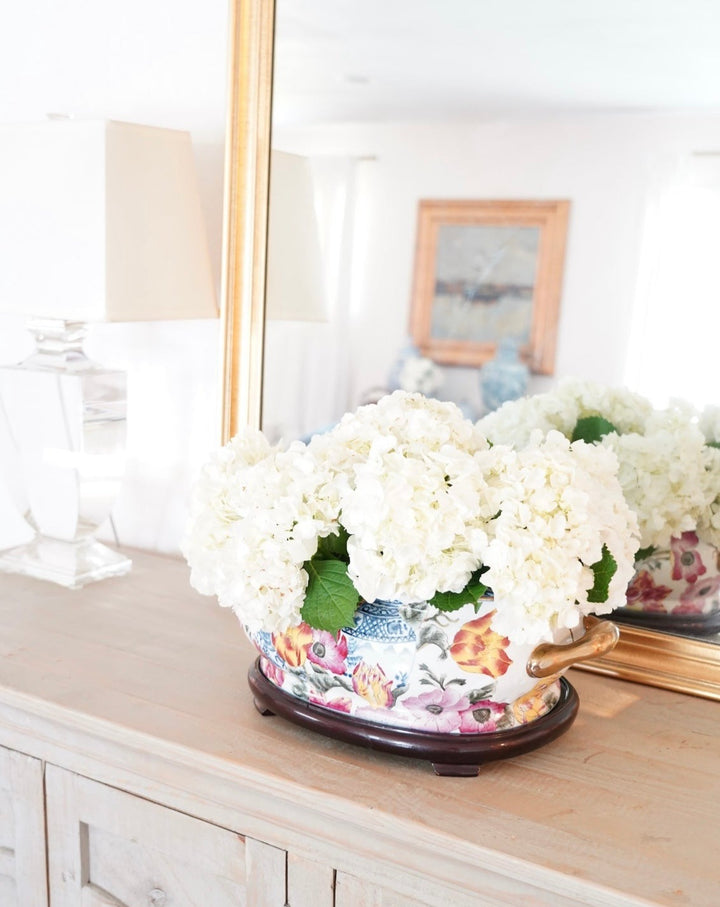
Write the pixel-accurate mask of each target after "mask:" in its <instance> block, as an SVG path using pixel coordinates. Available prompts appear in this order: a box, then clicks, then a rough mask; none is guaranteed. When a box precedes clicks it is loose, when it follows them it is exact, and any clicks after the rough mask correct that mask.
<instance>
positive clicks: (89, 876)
mask: <svg viewBox="0 0 720 907" xmlns="http://www.w3.org/2000/svg"><path fill="white" fill-rule="evenodd" d="M46 790H47V835H48V836H47V841H48V865H49V883H50V903H51V905H52V907H170V905H172V907H197V905H202V904H207V905H213V907H237V905H239V904H267V905H268V907H275V905H277V907H282V905H284V904H285V853H284V852H283V851H282V850H278V849H277V848H275V847H271V846H269V845H267V844H263V843H261V842H258V841H254V840H252V839H246V838H243V837H242V836H241V835H239V834H236V833H234V832H232V831H228V830H227V829H224V828H218V827H217V826H216V825H211V824H210V823H208V822H203V821H201V820H199V819H195V818H193V817H191V816H186V815H184V814H183V813H179V812H176V811H174V810H172V809H168V808H167V807H163V806H159V805H157V804H156V803H150V802H148V801H147V800H142V799H140V798H139V797H133V796H131V795H129V794H127V793H124V792H123V791H118V790H115V789H114V788H111V787H107V786H106V785H103V784H98V783H97V782H95V781H90V780H88V779H87V778H82V777H80V776H78V775H75V774H73V773H71V772H67V771H64V770H63V769H60V768H56V767H55V766H52V765H50V766H48V767H47V771H46Z"/></svg>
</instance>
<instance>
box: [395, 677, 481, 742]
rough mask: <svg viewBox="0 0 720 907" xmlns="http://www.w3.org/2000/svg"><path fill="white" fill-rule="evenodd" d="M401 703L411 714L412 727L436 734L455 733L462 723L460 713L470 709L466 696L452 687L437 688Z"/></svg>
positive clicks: (410, 697)
mask: <svg viewBox="0 0 720 907" xmlns="http://www.w3.org/2000/svg"><path fill="white" fill-rule="evenodd" d="M401 702H402V705H403V706H404V707H405V708H406V709H408V710H409V711H410V712H412V714H413V718H414V722H413V726H415V727H417V728H418V730H425V731H432V732H435V733H438V734H451V733H452V732H453V731H457V730H458V729H459V728H460V725H461V723H462V713H463V712H465V711H466V710H467V709H469V707H470V700H469V699H468V698H467V696H465V695H464V694H463V693H462V692H460V690H458V689H456V688H452V687H451V688H450V689H447V690H443V689H441V688H439V687H438V688H436V689H433V690H428V692H427V693H420V695H419V696H408V697H407V698H406V699H402V700H401Z"/></svg>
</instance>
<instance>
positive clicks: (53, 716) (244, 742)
mask: <svg viewBox="0 0 720 907" xmlns="http://www.w3.org/2000/svg"><path fill="white" fill-rule="evenodd" d="M133 562H134V566H133V570H132V572H131V573H130V574H128V575H127V576H125V577H119V578H117V579H113V580H107V581H105V582H101V583H96V584H94V585H93V586H89V587H86V588H84V589H81V590H78V591H77V592H71V591H69V590H66V589H62V588H61V587H56V586H53V585H51V584H48V583H41V582H35V581H33V580H31V579H28V578H24V577H19V576H10V575H2V576H0V907H226V905H232V907H245V905H247V907H276V905H277V907H286V905H288V907H450V905H452V907H500V905H510V907H516V905H518V904H528V905H532V907H570V905H594V907H620V905H626V907H648V905H669V907H674V905H676V907H680V905H685V904H692V905H693V907H717V903H718V891H720V873H719V872H718V868H717V860H716V858H715V850H716V845H717V841H718V840H720V811H719V810H718V809H717V805H716V804H717V803H718V801H719V800H720V722H719V721H718V708H719V706H718V704H717V703H715V702H709V701H706V700H700V699H694V698H693V697H689V696H684V695H682V694H679V693H670V692H667V691H664V690H657V689H652V688H649V687H642V686H639V685H635V684H630V683H627V682H622V681H617V680H612V679H609V678H604V677H599V676H596V675H591V674H587V673H581V672H575V671H573V672H571V681H572V682H573V684H574V685H575V686H576V688H577V690H578V693H579V696H580V711H579V715H578V718H577V720H576V722H575V724H574V725H573V726H572V727H571V728H570V730H569V731H568V732H567V733H566V734H565V735H563V736H562V737H560V738H559V739H558V740H556V741H554V742H553V743H551V744H549V745H548V746H546V747H543V748H541V749H539V750H537V751H535V752H532V753H528V754H525V755H524V756H521V757H518V758H515V759H512V760H508V761H507V762H498V763H494V764H491V765H489V766H486V767H485V768H483V769H482V770H481V772H480V775H479V776H478V777H477V778H438V777H436V776H435V775H434V774H433V772H432V769H431V768H430V766H429V765H428V764H426V763H423V762H418V761H415V760H412V759H403V758H401V757H399V756H385V755H382V754H379V753H375V752H372V751H370V750H365V749H362V748H360V747H354V746H351V745H349V744H341V743H339V742H337V741H333V740H329V739H327V738H325V737H322V736H320V735H318V734H315V733H313V732H311V731H305V730H302V729H300V728H298V727H296V726H294V725H291V724H289V723H288V722H285V721H283V720H282V719H280V718H276V717H262V716H260V715H259V714H258V712H257V711H256V709H255V708H254V706H253V703H252V699H251V696H250V693H249V689H248V686H247V680H246V676H247V670H248V667H249V665H250V664H251V663H252V659H253V658H254V654H253V651H252V649H251V648H250V646H249V644H248V643H247V641H246V639H245V638H244V635H243V633H242V630H241V628H240V626H239V624H238V623H237V620H236V618H235V617H234V616H233V615H232V614H231V613H230V612H228V611H226V610H224V609H221V608H219V607H218V606H217V604H216V603H215V601H214V600H213V599H209V598H203V597H202V596H199V595H197V594H196V593H194V592H193V591H192V589H191V588H190V587H189V584H188V571H187V567H186V566H185V565H184V564H183V563H182V562H180V561H176V560H173V559H170V558H163V557H160V556H155V555H148V554H142V553H139V552H133Z"/></svg>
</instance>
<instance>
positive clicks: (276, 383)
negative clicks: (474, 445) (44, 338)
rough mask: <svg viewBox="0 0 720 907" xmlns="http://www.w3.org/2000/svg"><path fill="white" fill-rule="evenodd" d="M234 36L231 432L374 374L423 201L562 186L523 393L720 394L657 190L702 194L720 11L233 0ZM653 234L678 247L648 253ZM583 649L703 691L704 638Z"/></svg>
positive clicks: (455, 378) (332, 403)
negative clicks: (571, 385)
mask: <svg viewBox="0 0 720 907" xmlns="http://www.w3.org/2000/svg"><path fill="white" fill-rule="evenodd" d="M233 34H234V49H233V53H232V61H233V80H232V85H233V91H232V92H231V94H232V97H231V104H230V110H231V117H230V121H229V142H228V158H227V171H226V172H227V185H226V193H227V196H226V197H227V201H228V204H227V206H226V211H227V217H226V230H225V250H226V258H225V268H224V273H225V292H224V295H225V301H226V305H225V319H224V337H225V361H224V368H223V373H224V380H225V387H224V414H225V416H224V432H225V436H226V437H227V436H229V435H231V434H232V433H233V432H234V431H235V430H236V428H237V427H238V426H239V425H241V424H244V423H246V422H249V423H251V424H256V425H262V427H263V428H264V430H266V431H267V432H268V433H269V434H271V435H274V436H275V437H277V438H281V437H298V436H300V437H302V436H304V435H306V434H308V433H311V432H312V431H316V430H320V429H321V428H323V427H324V425H325V424H327V423H328V422H331V421H332V420H333V419H336V418H338V417H339V416H340V415H341V414H342V412H343V411H345V410H346V409H349V408H353V407H355V406H357V405H358V404H359V403H361V402H363V401H365V400H369V399H372V396H373V394H375V393H381V392H382V391H383V390H384V389H385V388H387V387H388V385H389V383H390V381H391V379H390V377H389V376H390V375H392V373H393V368H395V367H396V366H397V363H398V361H400V360H401V359H402V355H403V350H404V349H405V347H406V345H407V343H408V318H409V307H410V298H411V287H412V275H413V267H414V255H415V232H416V223H417V211H418V203H419V201H420V199H427V198H429V199H433V198H435V199H456V200H457V199H566V200H568V201H569V202H570V206H571V207H570V227H569V233H568V242H567V253H566V259H565V269H564V275H563V290H562V301H561V307H560V318H559V323H558V334H557V357H556V361H555V374H554V375H553V376H549V377H548V376H541V375H538V376H534V377H533V379H532V382H531V388H530V389H531V391H535V390H542V389H545V388H546V387H547V386H548V385H549V384H551V383H552V382H553V381H554V380H555V379H557V378H558V377H562V376H564V375H577V376H579V377H587V378H593V379H596V380H599V381H604V382H607V383H614V384H620V383H631V385H632V386H634V387H635V389H637V390H640V391H641V392H644V393H650V392H652V393H653V394H655V395H656V396H658V395H660V396H661V395H663V394H666V393H668V392H672V393H673V394H674V395H677V396H690V397H693V396H694V397H695V398H698V397H699V398H698V399H696V401H695V402H697V403H698V404H704V403H709V402H718V403H720V400H718V401H713V400H712V398H711V395H712V394H713V393H714V390H713V382H712V380H711V377H712V373H711V370H710V366H709V363H710V362H711V361H712V360H711V359H708V358H707V355H706V352H709V350H710V347H707V351H706V347H705V346H703V344H704V343H705V340H704V339H703V337H704V335H706V334H709V335H710V338H711V339H712V337H714V336H715V332H714V331H713V330H712V326H711V323H710V322H709V321H708V319H709V318H711V317H715V316H714V315H712V314H711V311H710V310H711V308H713V309H717V306H714V307H711V306H710V304H709V301H708V300H709V299H711V298H712V293H713V288H712V287H711V285H710V283H709V281H712V279H713V274H712V272H711V270H710V269H705V270H703V271H702V274H700V275H699V274H698V266H697V260H693V261H690V260H686V259H683V258H682V257H681V254H680V253H681V252H682V249H683V248H684V245H683V244H684V243H685V236H686V234H687V232H688V226H689V224H690V221H689V220H688V218H687V209H683V208H682V207H681V206H676V207H675V208H672V207H670V206H669V202H668V200H672V199H673V198H675V197H676V195H675V192H676V190H677V189H678V188H681V189H682V187H687V186H690V185H693V186H696V185H698V184H702V185H705V186H707V187H709V188H710V189H711V190H712V191H713V192H714V191H716V190H717V191H720V89H718V86H719V85H720V71H719V70H718V69H717V66H718V60H717V53H716V47H717V44H718V39H720V9H717V8H716V7H714V6H713V5H712V4H707V3H704V2H700V0H697V2H695V0H693V2H689V3H687V4H682V5H681V4H677V3H674V2H662V3H658V2H653V0H646V2H641V3H639V4H633V6H632V10H630V9H629V8H628V7H627V4H625V3H623V2H619V0H612V2H607V3H604V4H602V5H601V7H599V6H597V5H596V6H594V7H593V9H592V10H584V11H580V12H578V11H577V10H576V9H575V8H574V7H573V8H572V9H571V7H570V5H568V4H567V3H566V2H563V0H551V2H548V3H543V4H536V3H533V2H532V0H518V2H515V3H512V4H507V3H496V2H487V3H485V2H483V3H479V2H477V0H450V2H447V3H442V4H440V3H438V2H437V0H435V2H433V0H397V2H393V3H387V2H384V0H342V2H339V0H304V2H303V3H302V4H297V3H292V2H289V0H277V2H276V3H275V2H273V0H248V2H246V3H239V4H237V9H236V16H235V21H234V26H233ZM271 152H272V153H271ZM298 164H301V165H302V166H301V169H303V168H304V170H305V172H306V175H307V171H308V169H309V171H310V173H311V176H312V180H313V185H314V187H315V204H314V206H313V205H311V206H310V208H311V209H312V212H311V213H312V216H313V217H314V218H315V221H314V222H313V223H312V224H311V223H310V220H308V221H305V222H303V224H304V226H303V227H302V228H294V230H295V233H294V238H295V242H294V243H293V242H292V240H293V233H292V231H290V246H289V248H290V251H278V250H280V249H282V248H285V249H287V248H288V247H287V246H284V247H283V246H282V245H281V244H282V243H283V242H287V240H288V236H287V234H288V230H287V229H279V228H281V227H283V226H287V224H289V223H290V222H291V220H290V219H288V220H284V219H283V218H284V215H283V214H282V213H279V214H278V213H277V212H278V210H280V209H278V208H276V206H275V201H271V196H272V189H273V188H275V189H277V187H278V186H281V185H285V183H284V182H283V181H284V180H285V174H286V173H287V172H289V171H287V169H286V168H287V167H288V166H290V167H291V166H294V165H298ZM716 171H717V175H716ZM318 187H319V188H318ZM276 194H277V193H276ZM284 194H285V196H287V195H289V194H290V193H289V191H288V192H287V193H284ZM709 197H710V198H712V195H711V196H709ZM718 197H719V198H720V196H718ZM305 201H306V199H305ZM302 204H304V202H303V195H302V192H300V193H299V194H297V195H296V207H295V208H294V211H295V213H297V210H299V207H300V206H302ZM683 211H685V219H684V220H683ZM268 215H269V216H268ZM699 223H700V222H699V221H697V223H695V224H693V226H694V228H695V229H696V230H697V229H698V224H699ZM708 223H709V224H711V223H712V222H710V221H708ZM708 229H709V228H708ZM706 232H707V231H706ZM660 233H662V235H663V237H664V242H665V243H666V246H665V247H664V248H667V243H668V242H674V245H673V246H672V249H673V254H671V255H668V254H664V255H661V254H659V251H658V250H660V249H661V248H663V247H662V245H661V244H660V243H659V240H658V236H659V234H660ZM268 234H269V237H270V241H269V243H268V242H267V236H268ZM283 234H284V235H283ZM313 236H314V237H315V239H316V240H317V242H315V240H313V242H309V238H310V239H312V238H313ZM673 237H675V239H673ZM685 245H687V243H685ZM694 245H695V246H696V247H697V245H698V244H697V243H695V244H694ZM316 246H318V247H319V248H320V250H321V257H322V259H323V262H324V267H325V269H326V270H325V271H324V272H323V283H322V290H321V291H319V292H318V293H316V294H315V299H314V301H315V302H316V303H317V302H318V298H317V297H322V299H321V300H320V302H319V305H317V306H316V305H312V304H307V303H306V302H305V301H304V299H303V292H302V286H304V283H303V281H301V280H300V278H299V277H298V278H297V279H296V280H295V283H294V284H293V282H292V281H293V278H292V277H291V278H290V281H289V285H290V286H291V287H292V286H294V287H296V290H297V292H289V291H288V290H287V289H286V290H285V294H284V299H285V301H286V302H287V303H288V305H289V310H280V309H278V308H277V307H276V303H275V301H274V300H273V298H272V292H271V289H272V285H273V282H274V285H275V286H282V285H283V284H282V279H285V280H286V283H285V286H286V287H287V285H288V280H287V279H288V272H289V271H290V269H291V268H292V267H293V262H292V249H293V247H294V248H295V250H296V251H297V248H299V247H301V248H302V249H304V250H308V251H305V252H303V254H302V255H301V256H300V257H301V258H302V259H303V262H304V263H305V264H307V260H308V259H309V258H310V257H311V256H312V255H313V254H314V252H313V249H314V248H315V247H316ZM695 251H696V254H697V248H696V250H695ZM705 258H707V256H705ZM705 258H703V261H702V262H701V264H703V266H704V261H705ZM328 261H331V262H332V266H331V267H328ZM303 262H301V265H302V263H303ZM670 264H672V266H673V270H672V272H670V271H669V270H667V269H668V268H669V266H670ZM278 268H279V269H280V271H284V272H285V273H284V274H281V275H280V277H278V276H277V275H275V276H274V272H276V271H277V269H278ZM658 268H665V269H666V270H664V271H663V270H658ZM307 279H308V280H309V281H312V277H309V278H307ZM303 280H305V278H303ZM310 285H312V284H311V283H310ZM670 287H671V288H672V293H669V291H668V288H670ZM702 287H705V288H706V289H707V292H698V291H697V289H696V288H702ZM266 290H267V292H266ZM678 293H680V294H681V298H679V297H678ZM289 297H291V298H289ZM311 302H312V300H311ZM691 310H692V311H691ZM680 312H682V313H683V314H682V317H681V316H680V314H679V313H680ZM700 324H702V325H704V326H705V328H708V327H709V330H707V329H703V330H700V329H699V328H698V325H700ZM701 335H703V336H701ZM668 362H672V363H673V365H672V366H671V367H668ZM443 377H444V385H443V386H444V388H445V391H444V394H445V396H446V397H447V398H449V399H454V400H455V401H456V402H458V403H459V404H460V405H462V406H463V407H466V408H467V409H468V411H469V412H477V410H478V400H477V379H478V374H477V371H476V370H474V369H470V368H465V367H459V368H455V367H446V368H445V369H444V376H443ZM592 669H594V670H599V671H603V672H606V673H609V674H614V675H619V676H621V677H625V678H628V679H632V680H636V681H640V682H645V683H650V684H654V685H658V686H663V687H668V688H672V689H677V690H682V691H686V692H691V693H695V694H698V695H703V696H707V697H711V698H715V699H720V638H715V637H713V638H705V639H698V638H690V637H686V636H681V635H675V634H669V633H663V632H658V631H654V630H647V629H640V628H634V627H627V628H626V627H623V628H622V635H621V642H620V644H619V645H618V647H617V648H616V650H615V651H614V652H613V653H612V654H611V655H610V656H608V657H606V658H604V659H602V660H600V661H597V662H595V663H594V664H593V666H592Z"/></svg>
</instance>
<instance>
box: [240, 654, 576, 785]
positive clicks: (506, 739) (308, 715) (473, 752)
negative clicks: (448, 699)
mask: <svg viewBox="0 0 720 907" xmlns="http://www.w3.org/2000/svg"><path fill="white" fill-rule="evenodd" d="M248 683H249V684H250V689H251V691H252V694H253V699H254V701H255V707H256V708H257V710H258V711H259V712H260V713H261V714H262V715H279V716H280V717H281V718H286V719H287V720H288V721H292V722H294V723H295V724H299V725H301V726H302V727H305V728H309V729H310V730H314V731H318V733H320V734H324V735H325V736H327V737H333V738H334V739H335V740H342V741H343V742H345V743H354V744H357V745H359V746H366V747H369V748H370V749H374V750H380V751H382V752H386V753H394V754H395V755H400V756H408V757H411V758H414V759H427V760H428V761H429V762H431V763H432V766H433V769H434V770H435V773H436V774H438V775H454V776H459V777H470V776H474V775H477V774H478V772H479V769H480V766H481V765H483V764H484V763H485V762H492V761H493V760H496V759H507V758H509V757H511V756H519V755H520V754H521V753H527V752H529V751H530V750H534V749H536V748H537V747H539V746H544V744H546V743H549V742H550V741H551V740H554V739H555V738H556V737H559V736H560V734H562V733H564V732H565V731H566V730H567V729H568V728H569V727H570V725H571V724H572V723H573V721H574V720H575V716H576V715H577V711H578V705H579V699H578V695H577V693H576V691H575V689H574V688H573V686H572V685H571V684H570V683H569V681H567V680H566V679H565V678H564V677H563V678H562V679H561V690H560V699H559V700H558V703H557V705H556V706H555V707H554V708H553V710H552V711H551V712H548V714H547V715H544V716H543V717H542V718H538V719H536V720H535V721H532V722H530V723H529V724H525V725H522V726H521V727H516V728H511V729H510V730H507V731H493V732H491V733H487V734H434V733H430V732H428V731H415V730H411V729H409V728H401V727H390V726H388V725H385V724H376V723H375V722H372V721H366V720H364V719H361V718H354V717H352V716H351V715H346V714H345V713H343V712H334V711H332V710H331V709H327V708H324V707H323V706H318V705H314V704H313V703H311V702H307V701H305V700H304V699H297V698H296V697H295V696H291V695H290V694H289V693H286V692H285V691H284V690H281V689H279V687H276V686H275V685H274V684H272V683H270V681H269V680H268V679H267V678H266V677H265V675H264V674H263V673H262V671H261V670H260V660H259V659H258V660H257V661H256V662H255V663H254V664H253V665H252V667H251V668H250V670H249V672H248Z"/></svg>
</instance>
